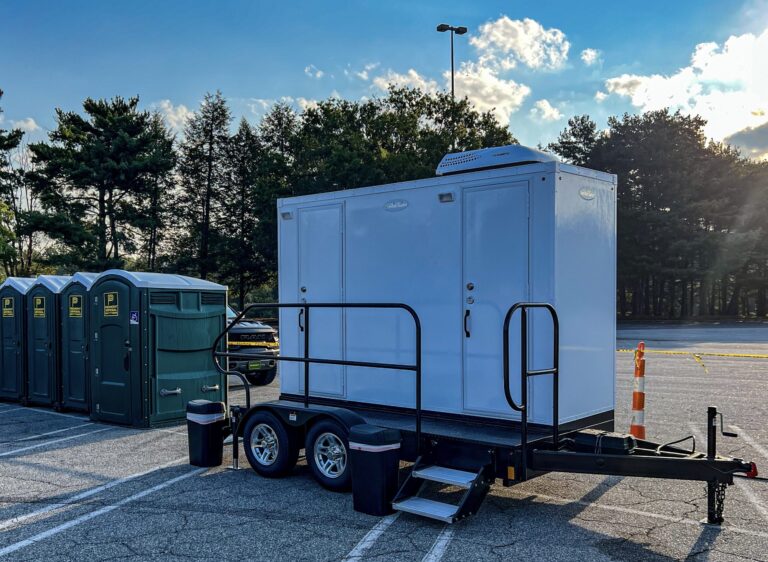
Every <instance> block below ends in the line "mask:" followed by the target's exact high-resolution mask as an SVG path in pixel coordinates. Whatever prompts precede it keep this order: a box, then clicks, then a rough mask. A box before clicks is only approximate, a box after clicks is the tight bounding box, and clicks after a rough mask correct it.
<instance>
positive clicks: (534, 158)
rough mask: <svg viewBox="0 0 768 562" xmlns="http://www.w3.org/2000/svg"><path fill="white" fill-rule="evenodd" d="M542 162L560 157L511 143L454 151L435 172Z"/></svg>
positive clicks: (456, 171) (464, 170) (442, 172)
mask: <svg viewBox="0 0 768 562" xmlns="http://www.w3.org/2000/svg"><path fill="white" fill-rule="evenodd" d="M540 162H558V159H557V158H555V157H554V156H552V155H551V154H547V153H546V152H542V151H541V150H536V149H535V148H528V147H527V146H520V145H519V144H510V145H507V146H497V147H494V148H481V149H479V150H467V151H466V152H453V153H450V154H446V155H445V156H443V159H442V160H441V161H440V164H438V165H437V170H435V173H436V174H437V175H438V176H447V175H449V174H458V173H460V172H470V171H477V170H490V169H493V168H504V167H507V166H522V165H523V164H535V163H540Z"/></svg>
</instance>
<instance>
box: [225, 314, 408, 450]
mask: <svg viewBox="0 0 768 562" xmlns="http://www.w3.org/2000/svg"><path fill="white" fill-rule="evenodd" d="M265 308H300V309H301V311H302V312H303V314H304V326H303V332H304V357H286V356H282V355H278V356H277V357H275V356H272V355H267V354H258V353H249V354H245V353H229V352H220V351H216V350H217V348H218V346H219V343H220V342H221V339H222V338H223V337H225V336H226V335H227V334H228V333H229V330H230V329H231V328H232V327H233V326H235V325H236V324H237V323H238V322H240V320H242V319H243V317H245V315H246V314H247V313H248V312H249V311H251V310H258V309H265ZM312 308H373V309H394V308H397V309H401V310H405V311H406V312H408V313H409V314H410V315H411V317H412V318H413V323H414V327H415V328H416V362H415V363H414V364H413V365H410V364H400V363H372V362H369V361H346V360H342V359H313V358H311V357H309V311H310V309H312ZM211 353H212V355H213V361H214V363H215V365H216V369H218V371H219V372H220V373H222V374H225V375H229V374H232V375H237V376H239V377H240V378H241V379H242V380H244V386H245V389H246V406H247V407H248V408H250V406H251V390H250V388H249V387H248V384H247V381H245V377H244V376H242V375H241V374H240V373H237V372H236V371H228V370H226V369H224V368H223V367H222V366H221V364H220V363H219V357H232V358H238V359H249V358H253V357H269V358H270V359H275V360H276V361H292V362H298V363H304V407H305V408H306V407H309V365H310V363H319V364H324V365H343V366H350V367H371V368H374V369H397V370H402V371H414V372H415V373H416V447H417V449H418V448H419V447H420V443H421V320H420V319H419V315H418V314H416V311H415V310H413V308H411V307H410V306H408V305H407V304H402V303H314V302H313V303H270V304H250V305H248V306H246V307H245V308H244V309H243V311H242V312H241V313H240V314H238V315H237V317H236V318H235V319H234V320H233V321H232V322H231V323H230V324H229V325H228V326H227V329H226V330H224V331H223V332H222V333H221V334H219V337H218V338H216V341H215V342H214V344H213V348H212V351H211Z"/></svg>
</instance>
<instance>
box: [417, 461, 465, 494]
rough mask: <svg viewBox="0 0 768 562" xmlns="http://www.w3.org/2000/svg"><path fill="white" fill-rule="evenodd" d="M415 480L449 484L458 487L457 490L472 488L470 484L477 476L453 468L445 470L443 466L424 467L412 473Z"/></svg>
mask: <svg viewBox="0 0 768 562" xmlns="http://www.w3.org/2000/svg"><path fill="white" fill-rule="evenodd" d="M413 476H414V477H415V478H421V479H422V480H430V481H432V482H441V483H442V484H449V485H451V486H458V487H459V488H465V489H466V488H469V487H470V486H472V482H474V481H475V478H477V474H475V473H473V472H466V471H464V470H456V469H453V468H446V467H444V466H436V465H432V466H425V467H424V468H419V469H417V470H414V471H413Z"/></svg>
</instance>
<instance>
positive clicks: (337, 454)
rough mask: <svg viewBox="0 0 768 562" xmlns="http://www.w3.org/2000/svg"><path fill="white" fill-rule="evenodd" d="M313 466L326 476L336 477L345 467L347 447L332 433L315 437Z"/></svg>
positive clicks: (342, 472)
mask: <svg viewBox="0 0 768 562" xmlns="http://www.w3.org/2000/svg"><path fill="white" fill-rule="evenodd" d="M315 466H317V469H318V470H319V471H320V472H321V473H322V475H323V476H326V477H327V478H338V477H339V476H341V475H342V474H344V470H345V469H346V468H347V448H346V447H345V446H344V443H343V442H342V440H341V439H339V438H338V437H337V436H336V435H335V434H333V433H321V434H320V435H319V436H318V438H317V439H315Z"/></svg>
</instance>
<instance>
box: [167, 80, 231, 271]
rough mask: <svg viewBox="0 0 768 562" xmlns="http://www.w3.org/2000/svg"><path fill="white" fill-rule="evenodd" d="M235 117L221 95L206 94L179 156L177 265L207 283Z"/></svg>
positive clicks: (213, 258) (213, 260)
mask: <svg viewBox="0 0 768 562" xmlns="http://www.w3.org/2000/svg"><path fill="white" fill-rule="evenodd" d="M231 120H232V118H231V116H230V112H229V108H228V106H227V102H226V100H225V99H224V97H223V96H222V95H221V92H219V91H217V92H216V93H215V94H210V93H208V94H206V95H205V98H204V99H203V102H202V104H201V105H200V109H199V110H198V111H197V112H196V113H195V114H194V116H193V117H191V118H190V119H189V121H188V122H187V126H186V127H185V129H184V140H183V141H182V142H181V146H180V151H179V165H178V175H179V188H180V190H179V199H178V202H177V206H176V209H177V212H178V221H177V227H178V232H179V238H178V240H177V244H176V251H175V254H176V258H177V265H178V267H180V268H181V269H182V270H187V271H191V270H193V269H196V270H197V274H198V275H199V276H200V277H201V278H202V279H207V278H208V277H209V275H210V274H211V273H212V272H214V271H215V270H216V265H217V263H216V262H217V260H216V256H215V255H214V254H213V253H212V248H213V246H214V244H215V237H216V235H217V233H216V231H215V228H214V227H215V225H216V224H217V222H219V220H220V219H221V212H222V209H221V203H220V201H221V196H222V193H223V191H224V189H225V186H226V176H227V175H226V158H227V150H228V143H229V125H230V122H231Z"/></svg>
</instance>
